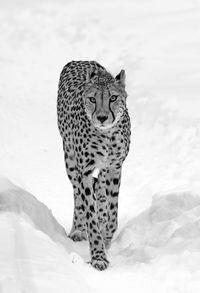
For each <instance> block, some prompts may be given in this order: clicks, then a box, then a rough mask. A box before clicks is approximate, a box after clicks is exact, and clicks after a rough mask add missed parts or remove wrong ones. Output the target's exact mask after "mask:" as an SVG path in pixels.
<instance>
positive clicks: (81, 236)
mask: <svg viewBox="0 0 200 293" xmlns="http://www.w3.org/2000/svg"><path fill="white" fill-rule="evenodd" d="M68 237H69V238H71V239H72V240H73V241H75V242H77V241H82V240H87V234H86V232H84V231H80V230H74V231H73V232H70V233H69V235H68Z"/></svg>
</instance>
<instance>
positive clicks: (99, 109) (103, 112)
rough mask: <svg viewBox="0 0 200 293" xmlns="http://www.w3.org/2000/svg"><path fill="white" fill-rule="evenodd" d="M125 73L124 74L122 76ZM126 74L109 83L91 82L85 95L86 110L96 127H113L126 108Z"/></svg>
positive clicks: (122, 72)
mask: <svg viewBox="0 0 200 293" xmlns="http://www.w3.org/2000/svg"><path fill="white" fill-rule="evenodd" d="M122 75H123V76H122ZM124 78H125V74H124V71H121V72H120V74H119V75H118V76H117V77H116V78H115V79H113V81H112V82H109V83H108V84H107V85H104V86H102V85H99V83H98V82H91V81H90V82H89V83H88V84H87V86H86V91H85V95H84V104H85V111H86V114H87V116H88V118H89V119H90V121H92V123H93V124H94V126H95V127H97V128H100V129H102V130H104V129H108V128H111V127H113V126H114V125H115V124H116V123H117V122H118V121H119V119H120V118H121V116H122V114H123V112H124V110H125V109H126V96H127V94H126V92H125V85H124Z"/></svg>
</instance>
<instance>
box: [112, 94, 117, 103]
mask: <svg viewBox="0 0 200 293" xmlns="http://www.w3.org/2000/svg"><path fill="white" fill-rule="evenodd" d="M117 98H118V96H115V95H113V96H111V97H110V101H111V102H114V101H116V100H117Z"/></svg>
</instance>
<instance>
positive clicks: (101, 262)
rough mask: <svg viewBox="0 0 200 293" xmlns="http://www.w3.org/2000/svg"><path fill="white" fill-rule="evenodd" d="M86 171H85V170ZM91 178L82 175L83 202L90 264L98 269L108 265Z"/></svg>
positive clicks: (90, 176)
mask: <svg viewBox="0 0 200 293" xmlns="http://www.w3.org/2000/svg"><path fill="white" fill-rule="evenodd" d="M85 173H87V172H85ZM92 183H93V178H92V175H91V173H90V175H83V178H82V187H83V196H82V198H83V203H84V207H85V210H86V226H87V233H88V240H89V245H90V253H91V265H92V266H93V267H95V268H96V269H98V270H104V269H106V268H107V266H108V263H109V262H108V260H107V257H106V254H105V247H104V241H103V237H102V235H101V232H100V227H99V222H98V216H97V202H96V196H95V194H94V192H93V187H92Z"/></svg>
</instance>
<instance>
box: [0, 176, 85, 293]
mask: <svg viewBox="0 0 200 293" xmlns="http://www.w3.org/2000/svg"><path fill="white" fill-rule="evenodd" d="M0 235H1V237H0V263H1V266H0V292H1V293H21V292H28V293H40V292H41V293H44V292H48V293H49V292H52V293H55V292H61V293H62V292H66V291H67V292H73V293H76V292H80V291H81V292H90V288H89V287H88V285H87V284H86V282H85V281H84V279H83V278H82V277H81V274H80V273H79V272H78V271H77V268H75V267H74V266H73V264H72V262H73V259H74V257H75V256H76V255H75V254H69V253H68V252H67V251H69V249H70V247H71V244H70V242H71V241H70V240H69V239H67V237H66V233H65V230H64V228H63V227H62V226H61V225H60V224H59V223H58V222H57V221H56V219H55V218H54V217H53V215H52V213H51V211H50V210H49V209H48V208H47V207H46V206H45V205H44V204H43V203H41V202H40V201H38V200H37V199H36V198H35V197H34V196H33V195H31V194H30V193H28V192H26V191H24V190H23V189H21V188H19V187H17V186H15V185H13V184H12V183H11V182H10V181H8V180H6V179H3V178H1V179H0ZM49 237H50V238H51V239H52V240H54V241H55V242H53V241H52V240H51V239H50V238H49ZM59 244H62V246H61V245H59ZM63 245H64V246H63ZM74 255H75V256H74ZM79 262H80V260H79Z"/></svg>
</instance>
